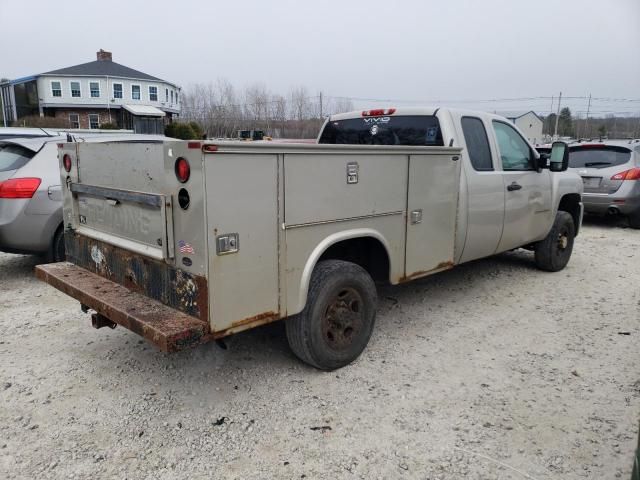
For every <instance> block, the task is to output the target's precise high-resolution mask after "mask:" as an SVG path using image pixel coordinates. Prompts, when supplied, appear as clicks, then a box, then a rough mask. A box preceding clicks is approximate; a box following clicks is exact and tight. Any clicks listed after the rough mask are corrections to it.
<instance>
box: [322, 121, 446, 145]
mask: <svg viewBox="0 0 640 480" xmlns="http://www.w3.org/2000/svg"><path fill="white" fill-rule="evenodd" d="M319 143H323V144H334V145H410V146H425V145H426V146H439V147H441V146H444V141H443V139H442V130H441V129H440V124H439V122H438V119H437V118H436V117H435V116H433V115H397V116H387V115H382V116H379V117H364V118H349V119H345V120H334V121H330V122H328V123H327V125H326V126H325V128H324V130H323V131H322V134H321V135H320V140H319Z"/></svg>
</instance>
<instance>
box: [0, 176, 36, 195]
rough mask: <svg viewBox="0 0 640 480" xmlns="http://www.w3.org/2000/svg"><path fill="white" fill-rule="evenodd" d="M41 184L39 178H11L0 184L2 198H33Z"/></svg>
mask: <svg viewBox="0 0 640 480" xmlns="http://www.w3.org/2000/svg"><path fill="white" fill-rule="evenodd" d="M41 182H42V180H40V179H39V178H10V179H9V180H5V181H4V182H0V198H31V197H33V194H34V193H36V190H38V187H39V186H40V183H41Z"/></svg>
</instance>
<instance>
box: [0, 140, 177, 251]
mask: <svg viewBox="0 0 640 480" xmlns="http://www.w3.org/2000/svg"><path fill="white" fill-rule="evenodd" d="M163 139H165V137H162V136H156V135H133V134H129V135H126V134H125V135H122V134H119V135H105V134H101V135H93V136H92V135H85V136H83V137H77V136H76V137H75V140H76V141H87V142H114V141H115V142H117V141H125V140H126V141H132V140H134V141H143V142H154V141H161V140H163ZM66 141H67V137H66V136H55V137H41V138H17V139H16V138H13V139H4V140H0V251H4V252H8V253H32V254H38V255H46V257H47V260H48V261H54V262H56V261H62V260H64V258H65V257H64V237H63V228H62V190H61V186H60V171H59V167H58V157H57V154H58V149H57V144H58V143H60V142H66Z"/></svg>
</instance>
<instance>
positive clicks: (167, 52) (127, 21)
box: [0, 0, 640, 111]
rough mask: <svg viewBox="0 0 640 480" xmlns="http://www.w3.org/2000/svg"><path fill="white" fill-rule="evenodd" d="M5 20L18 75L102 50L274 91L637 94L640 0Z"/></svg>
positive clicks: (18, 6)
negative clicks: (297, 87)
mask: <svg viewBox="0 0 640 480" xmlns="http://www.w3.org/2000/svg"><path fill="white" fill-rule="evenodd" d="M0 24H1V25H2V34H1V36H2V41H0V76H4V77H8V78H17V77H21V76H26V75H31V74H36V73H40V72H45V71H48V70H52V69H56V68H62V67H67V66H71V65H76V64H79V63H84V62H88V61H92V60H95V52H96V51H97V50H98V49H100V48H103V49H105V50H109V51H112V52H113V59H114V61H116V62H118V63H121V64H124V65H127V66H129V67H131V68H135V69H137V70H141V71H143V72H146V73H149V74H151V75H155V76H158V77H161V78H164V79H167V80H170V81H173V82H176V83H178V84H180V85H182V86H183V87H187V86H188V85H189V84H192V83H194V82H208V81H213V80H215V79H216V78H218V77H222V78H226V79H228V80H229V81H231V82H232V83H233V84H234V85H236V86H237V87H239V88H241V87H244V86H247V85H249V84H252V83H256V82H258V83H263V84H265V85H266V86H267V87H268V88H269V89H270V90H271V91H273V92H278V93H286V92H287V90H288V89H289V88H290V87H292V86H298V85H304V86H306V87H308V89H309V91H310V92H311V93H317V92H319V91H322V92H323V93H324V94H325V95H328V96H346V97H355V98H366V99H390V100H393V101H394V102H395V103H398V104H401V103H403V102H407V103H426V104H429V103H436V102H437V103H443V102H444V103H447V101H450V102H451V103H452V105H453V104H454V103H453V102H460V101H462V100H464V101H468V102H466V105H465V106H472V107H473V106H482V105H485V109H490V108H491V107H488V106H487V105H490V106H492V105H495V106H496V108H501V109H504V108H512V109H514V110H517V109H521V108H525V107H532V108H534V109H537V110H540V111H544V110H549V108H550V106H551V105H550V102H549V101H548V100H546V99H531V100H518V101H515V100H514V101H511V102H506V103H505V102H501V103H496V102H493V103H492V102H484V103H483V102H479V103H478V102H477V101H478V100H488V99H497V98H509V99H511V98H514V99H515V98H529V97H550V96H551V95H557V93H558V92H559V91H562V92H563V95H565V96H585V95H588V94H589V93H591V94H592V95H593V96H594V97H596V98H598V99H601V98H615V99H640V0H607V1H603V0H517V1H516V0H437V1H433V0H395V1H392V0H387V1H379V0H366V1H365V0H322V1H313V0H306V1H302V0H299V1H285V0H269V1H264V0H262V1H253V0H243V1H242V2H234V1H224V2H223V1H214V0H210V1H204V0H203V1H200V2H197V1H192V0H180V1H175V0H172V1H168V0H153V1H136V0H125V1H121V0H110V1H108V2H105V1H101V2H97V1H93V0H64V1H60V2H53V1H50V0H20V1H16V0H0ZM568 101H569V102H571V100H568ZM394 102H383V103H394ZM573 102H574V103H573V104H572V106H573V105H575V108H583V106H586V102H585V101H582V100H579V99H576V100H573ZM370 103H377V102H373V101H371V102H370ZM457 105H460V103H455V106H457ZM611 109H617V110H619V111H640V101H639V102H623V101H618V100H616V101H604V100H595V101H594V106H593V107H592V110H595V111H598V110H601V111H607V110H611Z"/></svg>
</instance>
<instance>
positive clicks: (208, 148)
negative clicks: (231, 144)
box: [202, 145, 218, 153]
mask: <svg viewBox="0 0 640 480" xmlns="http://www.w3.org/2000/svg"><path fill="white" fill-rule="evenodd" d="M202 151H203V152H205V153H213V152H217V151H218V146H217V145H205V146H204V147H202Z"/></svg>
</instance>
